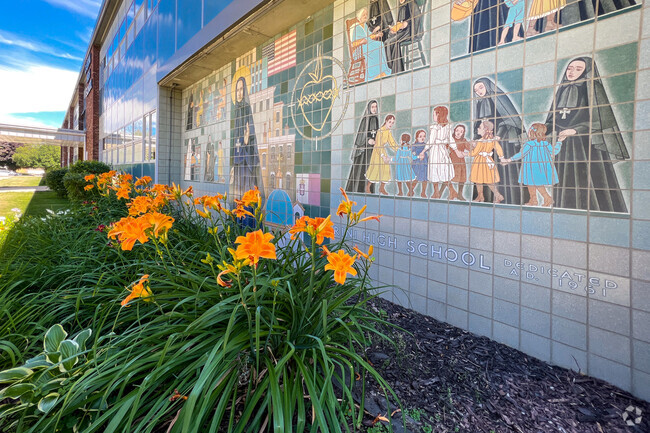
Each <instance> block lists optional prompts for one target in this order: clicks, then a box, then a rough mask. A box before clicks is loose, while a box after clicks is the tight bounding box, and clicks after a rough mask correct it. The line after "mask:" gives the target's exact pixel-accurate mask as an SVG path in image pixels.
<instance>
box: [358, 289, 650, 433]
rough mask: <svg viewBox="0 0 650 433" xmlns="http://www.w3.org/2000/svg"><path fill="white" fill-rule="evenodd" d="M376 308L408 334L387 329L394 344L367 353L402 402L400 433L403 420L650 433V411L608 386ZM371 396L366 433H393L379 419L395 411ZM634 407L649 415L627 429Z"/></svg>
mask: <svg viewBox="0 0 650 433" xmlns="http://www.w3.org/2000/svg"><path fill="white" fill-rule="evenodd" d="M370 306H371V308H375V309H376V311H378V312H380V313H381V314H382V315H383V317H384V318H385V319H386V320H387V321H388V322H391V323H393V324H394V325H397V326H399V327H401V328H403V329H404V330H406V331H408V333H405V332H403V331H399V330H391V329H388V330H384V331H386V332H388V333H389V336H390V337H391V342H388V341H385V340H379V339H377V338H373V341H372V343H373V344H372V346H371V347H369V348H368V349H367V351H366V355H367V357H368V359H369V360H370V361H371V362H372V363H373V365H374V366H375V368H377V369H378V370H379V372H380V373H381V374H382V376H383V377H384V378H385V379H386V380H387V382H388V383H389V384H390V385H391V386H392V387H393V389H394V391H395V393H396V394H397V396H398V397H399V398H400V400H401V401H402V405H403V408H404V412H401V411H400V412H396V413H395V414H394V416H393V423H392V424H393V430H394V431H396V432H397V431H404V429H403V418H402V417H405V418H406V421H407V422H406V425H407V431H410V432H414V433H415V432H424V433H430V432H436V433H438V432H440V433H442V432H472V433H478V432H485V433H492V432H494V433H497V432H520V433H529V432H535V433H537V432H544V433H545V432H560V433H569V432H601V433H610V432H650V420H649V418H650V404H648V403H646V402H644V401H642V400H640V399H637V398H635V397H634V396H632V395H631V394H629V393H627V392H625V391H622V390H620V389H618V388H616V387H614V386H612V385H609V384H607V383H605V382H603V381H601V380H598V379H594V378H591V377H588V376H584V375H581V374H579V373H577V372H574V371H571V370H567V369H564V368H560V367H554V366H550V365H549V364H547V363H545V362H543V361H540V360H538V359H535V358H532V357H530V356H528V355H526V354H524V353H522V352H520V351H518V350H515V349H512V348H510V347H508V346H505V345H503V344H500V343H497V342H496V341H493V340H490V339H488V338H486V337H480V336H477V335H474V334H471V333H469V332H466V331H463V330H461V329H459V328H456V327H454V326H451V325H449V324H446V323H442V322H438V321H437V320H435V319H433V318H431V317H427V316H424V315H422V314H419V313H417V312H415V311H412V310H409V309H406V308H403V307H400V306H398V305H395V304H393V303H391V302H388V301H385V300H383V299H375V300H373V301H372V302H371V305H370ZM393 344H394V345H393ZM366 396H367V398H369V400H368V401H367V403H366V406H365V408H366V410H367V411H368V413H367V417H366V419H365V420H364V425H365V426H366V428H367V431H368V432H373V433H378V432H383V431H388V429H387V428H386V426H387V424H388V423H387V422H385V421H381V420H379V419H378V418H377V415H382V416H387V412H388V411H389V409H388V408H387V404H386V400H385V398H384V395H383V392H382V391H381V389H380V388H379V387H378V386H377V384H376V383H373V382H372V381H371V383H370V384H369V389H368V390H367V393H366ZM629 406H634V407H635V408H639V409H640V410H641V411H642V420H641V423H640V424H638V425H635V426H627V425H626V423H625V421H624V419H623V417H622V414H623V413H624V412H625V411H626V408H628V407H629ZM394 409H395V406H392V407H391V409H390V411H391V412H392V411H393V410H394ZM636 416H637V415H633V416H630V417H629V418H628V419H633V418H634V417H636Z"/></svg>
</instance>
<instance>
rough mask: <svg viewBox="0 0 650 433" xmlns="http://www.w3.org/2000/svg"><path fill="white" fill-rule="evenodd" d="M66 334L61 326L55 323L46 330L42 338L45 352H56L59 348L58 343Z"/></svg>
mask: <svg viewBox="0 0 650 433" xmlns="http://www.w3.org/2000/svg"><path fill="white" fill-rule="evenodd" d="M67 336H68V333H67V332H65V330H64V329H63V326H61V325H60V324H58V323H57V324H56V325H54V326H52V327H51V328H50V329H48V330H47V332H46V333H45V339H44V340H43V347H44V348H45V352H46V353H49V352H56V351H57V350H59V344H61V342H62V341H63V340H64V339H65V337H67Z"/></svg>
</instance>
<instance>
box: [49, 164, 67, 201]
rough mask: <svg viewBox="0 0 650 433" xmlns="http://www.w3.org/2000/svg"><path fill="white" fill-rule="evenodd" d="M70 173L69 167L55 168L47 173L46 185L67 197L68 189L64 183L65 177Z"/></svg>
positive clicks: (60, 195)
mask: <svg viewBox="0 0 650 433" xmlns="http://www.w3.org/2000/svg"><path fill="white" fill-rule="evenodd" d="M67 173H68V169H67V168H54V169H51V170H48V171H47V172H46V173H45V185H47V186H48V187H49V188H50V189H51V190H52V191H54V192H56V193H57V195H58V196H59V197H67V196H68V190H67V189H66V188H65V185H64V184H63V177H64V176H65V175H66V174H67Z"/></svg>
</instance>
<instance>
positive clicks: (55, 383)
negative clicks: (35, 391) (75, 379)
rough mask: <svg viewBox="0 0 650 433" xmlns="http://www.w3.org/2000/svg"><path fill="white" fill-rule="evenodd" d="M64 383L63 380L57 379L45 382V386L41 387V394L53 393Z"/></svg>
mask: <svg viewBox="0 0 650 433" xmlns="http://www.w3.org/2000/svg"><path fill="white" fill-rule="evenodd" d="M63 382H65V378H63V377H62V378H58V379H52V380H50V381H49V382H47V383H46V384H45V385H42V386H41V392H42V393H43V394H45V393H46V392H47V393H49V392H50V391H54V390H56V389H59V388H60V387H61V385H62V384H63Z"/></svg>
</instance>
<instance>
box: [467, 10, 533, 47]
mask: <svg viewBox="0 0 650 433" xmlns="http://www.w3.org/2000/svg"><path fill="white" fill-rule="evenodd" d="M461 1H462V0H457V2H461ZM520 1H523V0H520ZM507 16H508V7H507V6H506V4H505V2H503V1H499V0H477V1H476V6H475V7H474V12H473V13H472V22H471V24H470V38H469V49H468V52H470V53H473V52H476V51H481V50H485V49H487V48H492V47H495V46H496V45H497V42H498V41H499V34H500V33H501V31H500V29H501V27H502V26H503V24H504V22H505V20H506V17H507ZM513 33H514V32H513ZM517 36H519V35H517Z"/></svg>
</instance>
